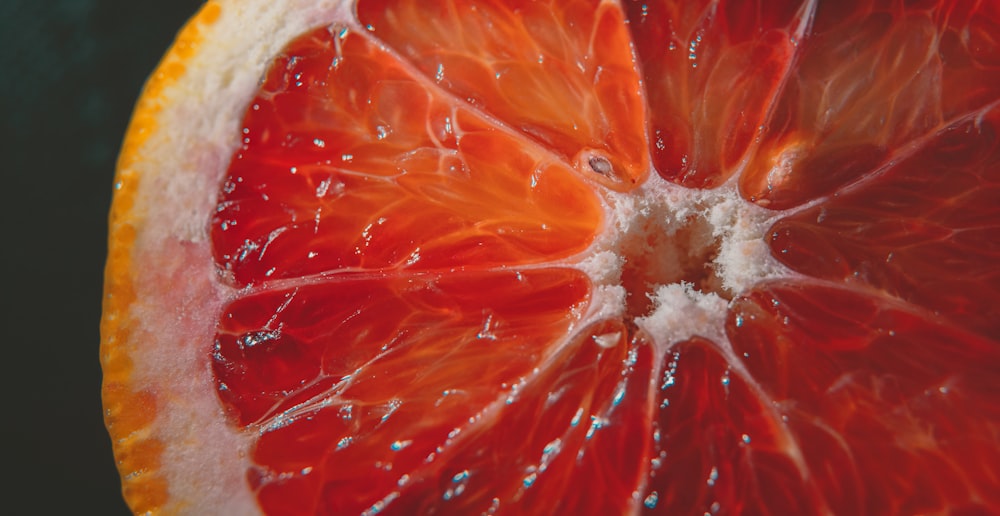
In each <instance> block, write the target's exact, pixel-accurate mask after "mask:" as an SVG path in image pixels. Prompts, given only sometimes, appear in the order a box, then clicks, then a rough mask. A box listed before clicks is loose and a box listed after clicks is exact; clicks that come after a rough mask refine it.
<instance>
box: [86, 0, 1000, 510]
mask: <svg viewBox="0 0 1000 516" xmlns="http://www.w3.org/2000/svg"><path fill="white" fill-rule="evenodd" d="M998 35H1000V6H998V5H997V3H995V2H982V3H975V4H966V3H962V2H945V1H928V2H915V3H907V4H905V5H904V4H903V3H900V2H879V1H874V0H868V1H864V0H858V1H854V2H841V3H827V2H822V3H821V2H816V1H787V2H786V1H778V2H731V1H724V0H722V1H698V2H681V1H668V0H660V1H644V2H638V1H627V0H623V1H620V2H615V1H607V0H545V1H534V2H528V1H519V0H449V1H445V2H436V3H428V2H421V1H417V0H357V1H353V2H348V1H336V0H328V1H307V0H292V1H289V2H284V3H280V5H278V4H276V3H270V2H266V1H264V0H253V1H249V0H243V1H240V2H236V1H229V0H222V1H212V2H209V3H208V4H206V6H205V7H204V8H203V10H202V11H201V12H200V13H199V15H198V16H197V17H196V18H195V19H194V20H192V22H190V24H189V25H188V26H187V28H185V30H184V32H182V33H181V35H180V37H179V38H178V41H177V43H176V44H175V46H174V47H173V49H172V51H171V52H170V53H169V54H168V55H167V57H166V58H165V59H164V61H163V63H162V64H161V66H160V68H159V69H158V71H157V72H156V74H155V75H154V76H153V77H152V78H151V80H150V82H149V83H148V84H147V87H146V90H145V92H144V94H143V97H142V98H141V99H140V102H139V105H138V106H137V109H136V114H135V116H134V119H133V123H132V125H131V128H130V130H129V134H128V135H127V138H126V142H125V146H124V149H123V151H122V157H121V159H120V161H119V169H118V176H117V177H118V179H117V183H116V190H117V191H116V194H115V201H114V205H113V208H112V216H111V251H110V254H109V260H108V268H107V276H106V278H107V279H106V296H105V304H104V318H103V321H102V338H103V343H102V351H101V352H102V365H103V368H104V372H105V380H104V391H103V395H104V403H105V409H106V421H107V425H108V428H109V432H110V434H111V436H112V439H113V441H114V445H115V453H116V458H117V460H118V464H119V470H120V471H121V473H122V479H123V491H124V494H125V498H126V500H127V501H128V503H129V504H130V506H131V507H132V509H133V510H134V511H136V512H137V513H145V512H154V513H155V512H163V513H208V514H232V513H238V514H258V513H265V514H389V513H391V514H415V513H419V514H432V513H439V514H505V513H506V514H565V513H572V514H576V513H579V514H626V513H628V514H637V513H649V514H741V513H748V514H830V513H833V514H925V513H969V514H978V513H993V512H997V511H1000V495H998V493H1000V490H998V489H997V485H998V479H1000V466H998V465H1000V403H998V400H997V397H996V393H998V392H1000V323H998V321H1000V302H998V298H1000V266H998V265H997V264H998V263H1000V248H998V247H997V242H1000V136H998V134H1000V132H998V131H1000V36H998Z"/></svg>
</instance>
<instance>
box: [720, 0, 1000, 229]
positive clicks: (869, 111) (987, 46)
mask: <svg viewBox="0 0 1000 516" xmlns="http://www.w3.org/2000/svg"><path fill="white" fill-rule="evenodd" d="M812 27H813V30H812V32H811V34H810V35H809V36H808V37H807V38H805V39H804V40H803V41H802V42H801V44H800V45H799V47H798V49H797V53H798V55H797V57H796V62H797V65H798V66H797V67H796V70H795V73H794V74H792V75H791V76H790V77H789V80H788V82H787V85H786V87H785V89H784V90H783V92H782V94H781V95H780V97H779V99H778V101H777V103H776V105H775V106H774V113H773V115H772V116H771V118H770V120H769V121H768V123H767V125H766V131H765V133H764V135H763V139H762V142H761V145H760V148H759V150H758V151H757V152H756V153H755V155H754V157H753V159H752V160H751V162H750V164H749V166H748V168H747V170H746V172H744V173H743V174H742V175H741V177H740V190H741V192H742V193H743V195H744V196H745V197H746V198H747V199H750V200H751V201H754V202H757V203H758V204H760V205H762V206H767V207H770V208H774V209H783V208H789V207H792V206H797V205H800V204H802V203H805V202H807V201H810V200H813V199H816V198H819V197H821V196H825V195H829V194H831V193H833V192H834V191H836V190H837V189H839V188H840V187H842V186H843V185H846V184H849V183H851V182H853V181H855V180H857V179H859V178H861V177H863V176H865V175H867V174H870V173H871V172H873V171H874V170H876V169H878V168H879V167H880V166H882V165H883V164H885V163H889V162H892V161H893V160H897V159H899V156H905V155H907V154H909V153H910V152H911V146H913V145H914V144H919V142H920V140H922V139H923V138H925V137H928V136H931V135H933V134H935V133H937V132H938V131H940V130H941V129H942V128H944V127H946V126H948V125H951V124H954V123H955V122H956V121H957V120H958V119H960V118H964V117H966V116H968V115H969V114H970V113H973V112H976V111H979V110H981V109H983V107H984V106H986V105H988V104H990V103H993V102H995V101H996V99H997V98H998V97H1000V8H998V6H997V4H996V3H995V2H978V3H976V2H972V3H970V2H961V1H940V2H917V3H912V4H911V3H907V4H906V5H903V3H900V2H884V1H869V0H866V1H855V2H823V3H820V5H819V6H818V8H817V10H816V14H815V19H814V20H813V22H812Z"/></svg>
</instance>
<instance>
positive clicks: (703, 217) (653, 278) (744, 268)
mask: <svg viewBox="0 0 1000 516" xmlns="http://www.w3.org/2000/svg"><path fill="white" fill-rule="evenodd" d="M605 202H606V204H607V206H606V207H607V213H608V215H609V219H608V220H607V221H606V222H605V224H606V227H605V230H604V231H603V232H602V233H601V236H600V237H598V239H597V240H596V241H595V242H594V244H593V245H592V246H591V248H590V249H589V250H588V252H587V255H588V258H587V259H585V260H584V261H583V263H581V264H580V267H581V268H582V269H583V270H584V271H585V272H587V274H588V275H589V276H590V278H591V280H592V281H593V282H594V284H595V286H596V287H597V291H596V292H595V294H596V295H595V301H597V303H598V304H599V306H597V307H596V312H597V313H596V315H597V316H599V317H603V316H617V317H624V318H625V319H626V320H629V321H631V322H632V323H634V324H635V325H636V326H637V327H639V328H640V329H643V330H646V331H647V332H648V333H649V334H650V336H652V337H653V338H654V340H655V341H657V343H658V344H660V345H663V346H669V345H670V344H672V343H674V342H677V341H680V340H685V339H687V338H690V337H692V336H695V335H698V336H703V337H707V338H711V339H713V340H718V339H722V337H723V323H724V321H725V314H726V308H727V307H728V305H729V301H730V300H731V299H732V298H733V297H734V296H736V295H738V294H739V293H741V292H743V291H744V290H746V289H748V288H749V287H750V286H752V285H753V284H755V283H757V282H759V281H761V280H765V279H768V278H774V277H787V276H788V275H789V272H788V270H787V269H786V268H785V267H783V266H782V265H781V264H779V263H778V262H777V261H776V260H775V259H774V258H773V257H772V256H771V253H770V250H769V248H768V246H767V243H766V242H765V239H764V235H765V232H766V231H767V229H768V227H770V225H771V224H772V222H773V218H774V217H775V215H776V214H775V212H773V211H768V210H766V209H764V208H761V207H759V206H756V205H754V204H752V203H750V202H747V201H745V200H743V199H742V198H741V197H740V196H739V194H738V193H737V191H736V187H735V185H734V184H732V183H729V184H727V185H724V186H722V187H719V188H716V189H713V190H694V189H688V188H682V187H679V186H676V185H674V184H671V183H668V182H667V181H664V180H663V179H661V178H660V177H659V176H655V175H654V177H651V178H650V179H649V180H648V181H647V182H646V183H645V184H644V185H643V186H641V187H640V188H639V189H638V190H636V191H632V192H629V193H627V194H619V193H613V192H608V193H607V194H606V196H605Z"/></svg>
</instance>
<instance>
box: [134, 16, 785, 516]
mask: <svg viewBox="0 0 1000 516" xmlns="http://www.w3.org/2000/svg"><path fill="white" fill-rule="evenodd" d="M220 3H221V4H223V9H222V16H221V18H220V19H219V20H218V21H217V22H216V23H215V24H213V25H211V26H208V27H206V28H205V31H206V34H205V36H204V41H205V43H204V44H203V45H202V47H201V48H200V49H199V51H198V52H197V53H196V55H194V56H193V57H192V58H191V59H190V60H189V61H188V62H187V66H188V70H189V72H188V73H187V74H185V75H184V76H183V78H182V79H181V80H180V81H178V82H177V83H176V84H175V86H173V87H172V88H171V89H169V90H168V91H167V92H165V94H164V98H165V104H164V105H165V106H166V108H165V109H164V111H162V112H161V114H160V116H159V121H160V126H161V127H163V128H169V129H176V128H183V130H168V131H158V132H155V133H154V134H153V135H152V136H151V138H150V139H149V140H148V141H147V142H146V144H145V147H144V150H143V151H142V154H143V155H144V156H145V157H146V159H144V160H143V162H142V163H141V164H140V165H139V166H138V167H137V169H136V170H123V171H121V173H122V174H123V175H124V176H126V177H127V176H128V175H129V174H135V175H137V176H139V177H141V182H140V183H139V191H138V192H137V194H136V199H135V208H133V210H134V211H133V215H134V217H135V221H136V222H135V223H136V226H137V227H139V228H145V230H143V231H140V232H139V233H138V234H137V237H136V241H135V245H134V249H135V251H134V255H133V257H132V259H133V261H134V264H135V268H136V269H137V270H139V271H140V272H141V274H140V275H139V276H137V277H136V279H135V285H134V286H135V290H136V299H137V300H138V301H137V302H136V304H135V305H134V306H133V307H132V313H131V316H132V317H133V319H134V321H135V327H136V330H135V332H134V334H133V335H132V338H133V341H134V342H143V343H144V344H143V346H142V347H141V348H136V349H135V351H133V352H132V356H133V359H134V372H133V377H134V381H135V383H136V384H140V385H141V384H148V385H151V386H152V388H153V390H154V391H155V393H156V395H157V397H158V399H159V400H160V403H161V404H163V408H162V409H161V410H160V411H159V412H158V418H159V419H158V421H157V422H156V424H155V425H154V428H156V430H155V431H156V432H157V435H156V437H159V438H161V440H162V441H163V442H169V443H174V444H176V445H173V446H169V447H167V448H166V449H165V451H164V456H163V461H162V474H164V475H166V477H167V479H168V484H169V486H170V489H171V492H172V494H175V493H176V496H172V500H175V501H178V503H179V504H180V505H178V506H177V507H172V508H169V507H168V508H165V509H166V512H178V511H179V512H197V513H202V514H254V513H258V512H259V508H258V507H257V502H256V499H255V497H254V493H252V492H251V491H250V490H249V487H248V485H247V483H246V471H247V469H248V468H249V467H250V466H251V462H250V457H249V456H248V454H249V453H250V450H251V447H252V445H253V442H254V441H255V437H256V436H255V435H248V434H247V433H245V432H241V431H239V430H237V429H235V428H233V427H232V426H230V425H229V423H228V420H227V418H226V417H225V414H224V413H223V409H222V406H221V404H220V402H219V399H218V397H217V396H216V394H215V392H216V386H215V383H214V378H213V375H212V372H211V370H210V367H209V364H208V361H207V360H205V357H207V356H208V355H209V353H210V347H211V345H212V343H213V340H214V332H215V326H216V324H217V320H218V319H217V318H218V315H219V312H220V310H221V308H222V306H223V304H224V303H225V302H227V301H228V300H229V299H231V297H232V296H233V295H235V294H236V293H235V292H233V291H232V289H230V288H229V287H226V286H224V285H222V284H221V283H220V282H219V279H218V273H217V271H216V269H215V266H214V264H213V260H212V257H211V254H210V253H211V251H210V248H209V243H208V240H207V239H208V234H207V231H206V225H207V219H208V216H207V214H209V213H211V212H212V210H213V209H214V206H215V203H216V197H217V194H218V186H219V182H220V179H221V177H222V176H223V174H224V173H225V170H226V167H227V165H228V159H229V157H230V156H231V154H232V152H233V149H234V148H235V147H236V145H237V138H238V134H239V132H238V127H239V125H240V122H241V120H242V118H243V115H244V112H245V107H246V105H247V104H248V103H249V101H250V99H251V98H252V96H253V94H254V93H255V90H256V88H257V84H258V81H259V79H260V77H261V76H262V74H263V73H264V70H265V69H266V67H267V66H268V64H269V62H270V60H271V59H272V57H273V56H274V55H275V54H276V53H277V52H278V51H279V50H280V49H281V47H282V46H283V45H284V44H285V43H286V42H287V41H290V40H291V39H293V38H294V37H295V36H297V35H299V34H301V33H302V32H304V31H306V30H308V29H310V28H312V27H315V26H316V25H317V21H318V20H322V23H343V24H346V25H349V26H355V27H356V26H357V22H356V21H355V20H354V19H353V13H352V11H351V3H350V2H344V1H338V0H328V1H310V0H294V1H291V2H285V3H277V2H270V1H268V0H252V1H247V0H242V1H239V2H236V1H223V2H220ZM261 35H267V36H266V37H262V36H261ZM220 41H225V43H220ZM180 99H183V100H180ZM165 163H166V164H169V166H168V167H166V168H164V167H163V164H165ZM143 166H145V167H150V168H149V170H148V171H147V170H143V169H142V167H143ZM158 172H159V173H158ZM603 202H604V203H605V207H606V212H605V216H606V220H605V225H604V227H603V228H602V231H600V232H599V233H598V235H597V237H596V239H595V241H594V242H593V243H592V245H591V246H590V247H589V248H588V250H587V251H586V252H584V253H581V254H580V255H578V256H577V257H575V258H574V260H572V261H571V262H567V263H560V265H568V266H571V267H575V268H578V269H580V270H582V271H584V272H585V273H586V274H587V275H588V276H589V277H590V279H591V281H592V283H593V293H592V298H591V299H592V300H591V305H590V307H589V309H588V312H587V313H586V314H584V321H583V323H586V322H590V321H596V320H600V319H605V318H623V317H624V318H627V319H629V320H631V321H632V322H633V323H634V324H635V326H636V327H638V328H639V329H641V330H644V331H645V333H647V334H648V335H650V336H651V337H652V338H653V341H654V344H655V345H656V347H657V351H658V352H659V353H661V354H662V353H666V352H667V351H668V350H669V348H670V346H672V345H673V344H675V343H677V342H680V341H683V340H686V339H688V338H690V337H693V336H701V337H705V338H708V339H710V340H713V341H714V342H716V343H718V344H719V345H720V346H721V347H722V348H723V352H725V351H726V349H728V345H727V344H726V342H727V341H726V337H725V334H724V329H723V328H724V322H725V316H726V309H727V307H728V305H729V299H731V298H732V297H733V296H735V295H737V294H739V293H740V292H742V291H744V290H746V289H747V288H749V287H750V286H752V285H753V284H755V283H757V282H759V281H762V280H765V279H769V278H775V277H787V276H788V275H789V272H788V271H787V270H786V269H784V268H783V267H782V266H781V265H780V264H779V263H778V262H777V261H776V260H775V259H774V258H773V257H772V256H771V254H770V250H769V248H768V246H767V244H766V243H765V239H764V236H765V232H766V231H767V229H768V227H769V226H770V224H771V223H772V222H773V220H772V217H773V216H774V212H770V211H767V210H765V209H763V208H760V207H757V206H755V205H753V204H751V203H748V202H746V201H744V200H743V199H742V198H741V197H740V196H739V194H738V192H737V191H736V187H735V183H734V182H732V181H731V182H729V183H727V184H726V185H724V186H722V187H720V188H717V189H713V190H692V189H686V188H681V187H678V186H676V185H673V184H671V183H669V182H667V181H665V180H663V179H661V178H660V177H659V176H658V175H657V174H656V173H655V172H652V173H650V174H649V176H648V178H647V180H646V182H645V183H644V184H643V185H641V186H640V188H639V189H638V190H637V191H633V192H629V193H627V194H619V193H615V192H611V191H606V192H604V194H603ZM678 231H685V232H688V233H686V236H685V241H684V243H685V245H669V243H668V242H666V241H662V242H658V243H656V244H655V245H651V244H649V238H653V237H669V236H671V235H673V234H675V233H676V232H678ZM684 250H687V251H688V252H692V251H693V252H696V253H698V256H706V255H707V256H710V257H711V266H710V267H711V269H712V270H713V271H714V277H715V278H716V280H717V281H715V282H709V283H708V284H706V285H705V288H704V289H703V290H697V289H696V288H695V286H694V285H692V284H690V283H688V282H687V281H686V279H685V276H684V274H679V275H675V274H671V273H670V272H669V271H671V270H676V269H679V268H683V267H682V266H681V262H683V261H684V259H685V258H686V257H687V256H688V255H687V254H685V253H684V252H683V251H684ZM636 260H649V261H650V262H655V263H656V264H657V266H658V267H660V268H661V269H660V270H661V271H663V272H664V273H663V274H659V273H657V274H651V275H650V276H649V277H648V278H639V280H638V281H635V282H632V283H633V284H632V288H630V289H627V288H626V287H624V286H623V285H622V282H623V276H628V275H629V274H632V273H634V269H632V268H630V265H632V266H634V262H635V261H636ZM144 263H150V264H155V267H153V268H150V269H146V270H142V269H143V267H142V264H144ZM191 264H201V265H200V266H199V268H198V269H195V270H192V269H191ZM674 276H677V277H674ZM647 280H648V281H647ZM630 296H631V298H630ZM636 297H638V298H643V297H648V298H649V299H650V302H649V303H648V310H641V311H638V312H637V311H635V310H631V311H630V309H629V306H630V305H629V303H630V299H632V300H633V301H631V302H633V303H634V299H635V298H636ZM640 304H642V303H640ZM163 306H170V307H175V308H176V311H168V310H163V309H162V307H163ZM150 341H152V342H155V343H156V344H150ZM616 342H617V339H613V338H611V337H609V338H608V339H606V343H607V344H608V345H613V344H614V343H616ZM596 343H597V344H598V345H602V343H605V341H602V340H601V339H600V338H599V339H597V340H596ZM191 464H197V465H198V467H197V468H192V467H191ZM135 474H138V475H141V474H142V472H136V473H135ZM193 493H198V502H197V503H198V505H197V507H190V506H185V505H184V504H185V503H187V502H185V500H188V499H189V495H191V494H193Z"/></svg>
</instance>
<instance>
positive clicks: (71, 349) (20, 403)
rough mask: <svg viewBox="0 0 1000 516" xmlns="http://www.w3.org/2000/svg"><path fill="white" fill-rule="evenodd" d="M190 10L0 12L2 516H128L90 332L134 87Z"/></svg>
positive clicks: (4, 7)
mask: <svg viewBox="0 0 1000 516" xmlns="http://www.w3.org/2000/svg"><path fill="white" fill-rule="evenodd" d="M201 3H202V2H201V0H161V1H159V2H155V1H152V0H43V1H38V0H0V124H2V129H0V131H2V133H0V156H2V159H3V161H4V162H3V164H2V165H0V170H2V174H3V179H2V183H0V185H2V186H0V192H2V202H0V206H2V209H3V216H2V219H0V220H2V224H3V227H2V233H0V236H2V243H0V246H2V249H3V252H0V257H2V260H3V261H2V269H0V271H2V274H3V280H2V285H3V286H2V291H0V292H2V293H3V296H2V298H0V299H2V300H3V307H2V309H0V313H2V315H3V326H2V335H3V338H2V340H0V346H2V348H0V349H2V354H0V363H2V370H3V371H4V373H3V374H0V378H2V381H3V384H2V386H3V391H2V398H0V399H2V400H4V408H5V410H4V414H3V415H2V416H0V422H2V423H0V428H2V430H0V431H2V432H3V434H2V441H0V442H2V443H3V444H2V446H3V460H2V462H0V464H2V467H3V470H4V471H5V474H4V476H5V477H6V480H4V481H3V482H0V485H2V486H3V487H2V491H0V492H2V493H3V498H2V500H0V507H3V508H2V509H0V512H3V513H6V514H19V515H20V514H25V515H32V514H95V515H117V514H128V510H127V508H126V506H125V504H124V502H123V501H122V499H121V494H120V490H119V482H118V473H117V471H116V470H115V465H114V459H113V457H112V454H111V442H110V439H109V437H108V435H107V433H106V432H105V430H104V424H103V420H102V414H101V413H102V410H101V400H100V387H101V371H100V363H99V356H98V346H99V341H100V338H99V333H98V325H99V322H100V314H101V289H102V283H103V279H102V275H103V268H104V259H105V254H106V237H107V229H106V224H107V212H108V208H109V205H110V202H111V186H112V177H113V174H114V164H115V159H116V156H117V153H118V147H119V145H120V144H121V140H122V137H123V135H124V133H125V127H126V125H127V123H128V119H129V114H130V112H131V110H132V106H133V104H134V103H135V100H136V98H137V97H138V95H139V91H140V89H141V88H142V84H143V82H144V81H145V78H146V77H147V76H148V75H149V74H150V72H151V71H152V70H153V68H154V66H156V63H157V62H158V61H159V58H160V56H161V55H162V54H163V53H164V51H165V50H166V49H167V47H168V46H169V44H170V42H171V41H172V40H173V37H174V35H175V34H176V32H177V31H178V30H179V29H180V27H181V26H182V24H183V23H184V21H185V20H186V19H187V18H189V17H190V16H191V15H192V14H194V12H195V11H196V10H197V9H198V7H199V6H200V5H201Z"/></svg>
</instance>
